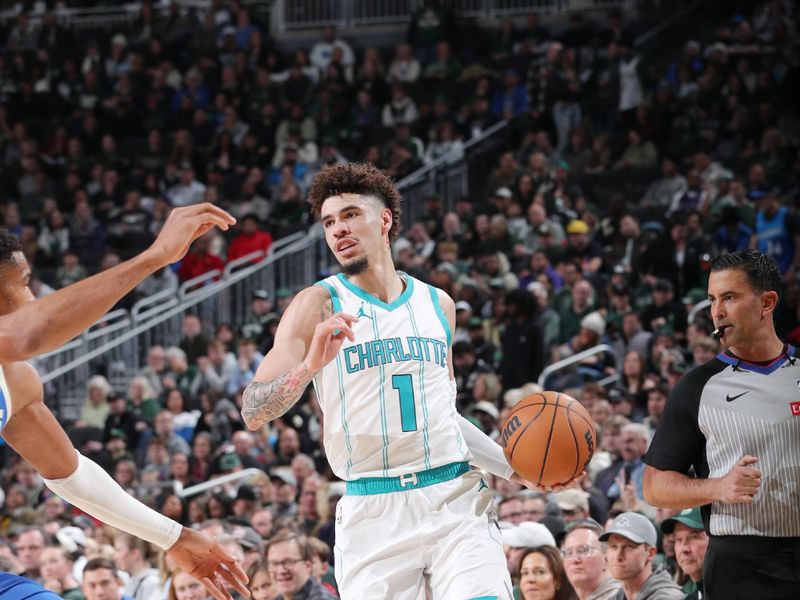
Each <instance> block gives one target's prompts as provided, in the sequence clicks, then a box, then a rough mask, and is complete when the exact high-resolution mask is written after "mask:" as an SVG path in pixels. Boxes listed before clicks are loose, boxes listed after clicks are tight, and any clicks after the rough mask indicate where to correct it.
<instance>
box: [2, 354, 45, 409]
mask: <svg viewBox="0 0 800 600" xmlns="http://www.w3.org/2000/svg"><path fill="white" fill-rule="evenodd" d="M2 368H3V377H4V378H5V381H6V387H7V388H8V391H9V393H10V394H11V398H12V400H13V402H14V411H15V412H17V411H19V410H20V409H21V408H23V407H24V406H26V405H28V404H30V403H31V402H35V401H37V400H42V399H43V391H42V380H41V378H40V377H39V373H38V372H37V371H36V369H34V368H33V365H31V364H30V363H29V362H25V361H19V362H12V363H6V364H4V365H3V366H2Z"/></svg>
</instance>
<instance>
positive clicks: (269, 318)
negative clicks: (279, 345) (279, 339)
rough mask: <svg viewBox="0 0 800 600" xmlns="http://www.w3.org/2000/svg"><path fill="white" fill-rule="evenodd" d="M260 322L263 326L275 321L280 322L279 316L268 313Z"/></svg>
mask: <svg viewBox="0 0 800 600" xmlns="http://www.w3.org/2000/svg"><path fill="white" fill-rule="evenodd" d="M262 320H263V322H264V325H269V324H270V323H273V322H275V321H280V320H281V316H280V315H279V314H278V313H276V312H268V313H267V314H265V315H264V317H263V318H262Z"/></svg>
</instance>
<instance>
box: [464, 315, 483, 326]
mask: <svg viewBox="0 0 800 600" xmlns="http://www.w3.org/2000/svg"><path fill="white" fill-rule="evenodd" d="M467 329H483V319H481V318H480V317H470V318H469V321H467Z"/></svg>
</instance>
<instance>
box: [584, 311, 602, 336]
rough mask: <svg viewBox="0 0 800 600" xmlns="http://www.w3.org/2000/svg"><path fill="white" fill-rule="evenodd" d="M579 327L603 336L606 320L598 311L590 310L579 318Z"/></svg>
mask: <svg viewBox="0 0 800 600" xmlns="http://www.w3.org/2000/svg"><path fill="white" fill-rule="evenodd" d="M581 327H582V328H584V329H588V330H589V331H593V332H594V333H596V334H597V335H598V336H603V335H604V334H605V332H606V320H605V319H604V318H603V315H602V314H600V313H599V312H598V311H595V312H591V313H589V314H588V315H586V316H585V317H583V319H581Z"/></svg>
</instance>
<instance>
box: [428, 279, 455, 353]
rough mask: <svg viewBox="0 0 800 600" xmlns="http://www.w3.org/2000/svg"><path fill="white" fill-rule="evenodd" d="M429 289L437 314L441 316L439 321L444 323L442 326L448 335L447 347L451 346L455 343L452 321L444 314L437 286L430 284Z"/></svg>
mask: <svg viewBox="0 0 800 600" xmlns="http://www.w3.org/2000/svg"><path fill="white" fill-rule="evenodd" d="M428 291H429V292H430V294H431V301H432V302H433V308H434V310H436V315H437V316H438V317H439V321H440V322H441V323H442V327H443V328H444V334H445V336H446V337H447V347H448V348H449V347H450V346H451V345H452V343H453V335H452V332H451V331H450V323H448V322H447V317H446V316H445V314H444V310H442V305H441V303H440V302H439V294H438V292H437V291H436V288H435V287H433V286H432V285H429V286H428Z"/></svg>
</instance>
